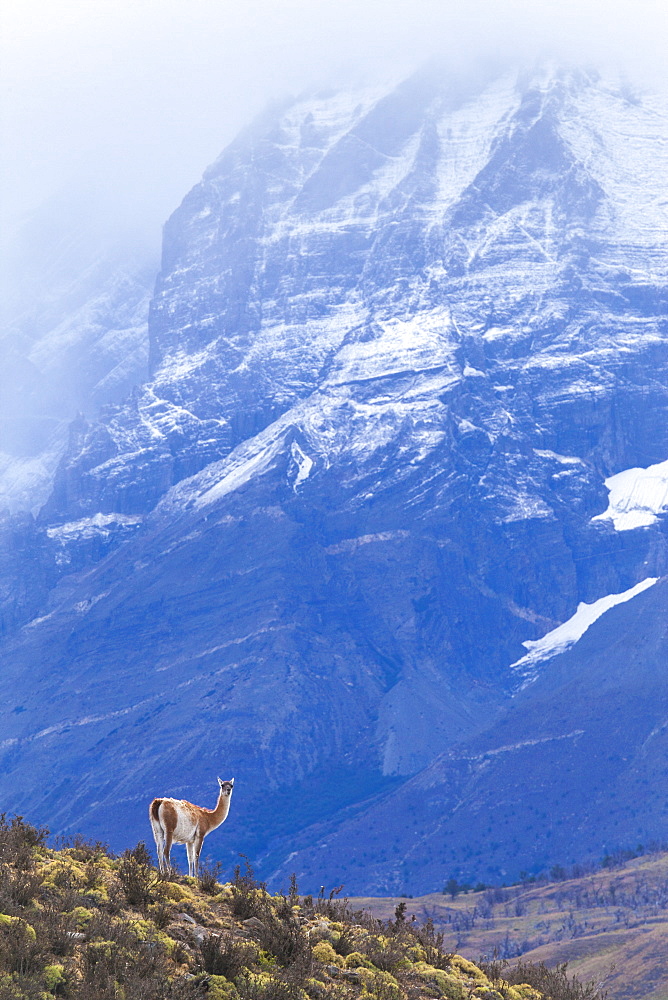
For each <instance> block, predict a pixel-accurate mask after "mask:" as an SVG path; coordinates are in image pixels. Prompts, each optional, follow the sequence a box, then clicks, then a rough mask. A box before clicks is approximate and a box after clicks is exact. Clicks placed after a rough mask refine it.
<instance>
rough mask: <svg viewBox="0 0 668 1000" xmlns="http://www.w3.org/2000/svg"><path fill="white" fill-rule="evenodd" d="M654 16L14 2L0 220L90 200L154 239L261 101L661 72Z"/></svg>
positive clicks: (488, 4) (524, 4) (537, 9)
mask: <svg viewBox="0 0 668 1000" xmlns="http://www.w3.org/2000/svg"><path fill="white" fill-rule="evenodd" d="M667 7H668V5H665V3H663V2H659V0H635V2H633V3H631V2H627V0H625V2H623V3H620V2H606V3H604V2H599V0H584V2H575V0H561V2H558V3H557V2H552V0H511V2H506V3H498V2H496V0H472V2H469V3H467V4H466V7H465V8H464V5H463V4H462V3H461V2H460V0H457V2H454V0H410V2H408V0H400V2H396V0H395V2H391V0H281V2H280V3H276V2H275V0H22V2H21V3H20V4H7V5H5V13H4V15H3V25H2V27H3V29H4V30H3V32H2V34H3V38H4V41H3V43H2V50H1V51H0V59H1V60H2V65H3V67H4V68H3V70H2V125H3V130H4V134H5V136H6V140H7V141H6V142H5V144H4V153H3V157H2V161H1V163H0V170H1V176H0V182H1V183H2V187H3V189H4V191H5V196H6V197H5V204H4V206H3V217H5V218H6V217H8V216H11V215H12V214H17V213H18V212H20V211H22V210H25V209H29V208H32V207H34V206H36V205H37V204H38V203H39V202H40V200H42V199H44V198H45V197H47V196H48V195H50V194H52V193H53V192H55V191H57V190H58V189H59V188H60V187H63V186H68V185H69V186H70V187H71V186H74V185H77V184H79V185H81V184H85V185H87V186H88V187H89V188H90V186H91V184H92V185H93V187H95V188H96V190H97V195H95V196H94V197H96V198H97V201H98V204H99V211H100V213H101V216H104V215H105V212H106V215H107V216H108V218H109V221H110V222H111V221H112V220H119V219H121V220H126V219H135V220H136V221H137V224H139V225H145V226H149V227H151V226H152V227H155V228H156V229H157V228H159V223H160V221H162V220H164V218H165V217H166V216H167V215H168V214H169V212H170V211H171V210H172V209H173V208H174V207H175V206H176V204H178V202H179V201H180V199H181V197H182V196H183V195H184V194H185V192H186V191H187V190H188V188H189V187H190V186H191V185H192V184H194V183H195V182H196V181H197V180H198V178H199V176H200V175H201V172H202V171H203V169H204V168H205V167H206V166H207V165H208V163H210V162H211V161H212V160H213V159H215V157H216V156H217V155H218V154H219V152H220V151H221V149H222V148H223V146H224V145H225V144H226V143H227V142H228V141H229V140H230V139H231V138H232V137H233V135H234V133H235V132H236V131H237V130H238V129H239V128H240V127H241V126H242V125H243V124H244V123H245V122H246V121H247V120H248V119H249V118H251V117H252V116H253V115H254V114H256V113H257V112H258V111H259V110H260V109H261V108H262V107H263V106H264V105H265V104H266V103H267V102H268V101H270V100H272V99H273V98H275V97H277V96H280V95H282V94H284V93H286V92H295V91H299V90H300V89H302V88H303V87H306V86H308V85H310V84H311V83H319V82H323V83H327V82H329V81H337V82H338V81H345V80H346V79H348V78H352V77H357V78H359V77H360V76H371V77H373V76H375V75H380V76H383V75H387V74H392V75H400V74H401V73H404V72H408V71H409V70H410V69H411V68H412V67H413V66H414V65H416V64H417V63H419V62H420V61H421V60H423V59H425V58H428V57H429V56H430V55H432V54H434V53H437V54H440V55H441V57H442V58H444V59H447V60H449V61H451V62H452V63H453V65H455V66H457V65H462V66H466V67H469V66H470V64H472V63H475V62H477V61H478V62H483V61H485V60H490V59H495V60H499V59H505V60H508V61H510V60H512V59H527V58H535V57H537V56H539V55H540V54H542V53H548V54H550V53H551V54H554V55H556V56H557V57H558V58H569V59H575V60H578V61H586V62H593V63H597V64H613V63H621V64H624V65H625V66H626V71H627V73H629V75H631V76H632V77H638V76H639V77H641V80H642V82H644V81H646V80H650V82H651V81H652V77H654V78H660V77H661V76H662V74H663V72H664V70H663V64H664V58H663V52H662V48H661V44H662V41H663V39H665V37H666V28H667V27H668V20H667V19H668V15H667V12H666V8H667Z"/></svg>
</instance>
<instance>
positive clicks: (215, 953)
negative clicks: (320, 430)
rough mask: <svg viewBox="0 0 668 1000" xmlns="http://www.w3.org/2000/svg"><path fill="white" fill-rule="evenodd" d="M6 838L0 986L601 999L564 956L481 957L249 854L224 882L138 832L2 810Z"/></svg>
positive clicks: (223, 996)
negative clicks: (305, 891) (40, 824)
mask: <svg viewBox="0 0 668 1000" xmlns="http://www.w3.org/2000/svg"><path fill="white" fill-rule="evenodd" d="M0 847H1V848H2V851H1V852H0V876H1V878H0V899H1V900H2V907H1V908H0V1000H19V998H27V1000H49V998H50V997H62V998H65V1000H68V998H69V1000H204V998H209V1000H602V994H601V993H600V992H596V991H594V992H592V988H591V987H590V986H587V985H582V984H580V983H578V981H577V980H576V979H574V978H573V977H571V976H569V975H568V973H567V972H566V970H565V968H563V967H559V969H557V970H548V969H546V967H545V966H540V965H539V966H529V965H526V964H525V966H522V967H518V968H516V969H510V968H506V967H505V966H503V965H502V964H501V963H496V964H494V963H493V964H492V965H491V966H490V967H489V968H482V969H481V968H479V967H478V966H477V965H474V964H473V963H472V962H471V961H469V960H467V959H466V958H463V957H462V956H460V955H457V954H453V953H452V952H448V951H446V950H445V949H444V948H443V935H442V932H440V931H437V930H436V929H435V928H434V926H433V923H431V922H430V921H426V922H425V923H423V924H418V923H417V922H415V921H408V920H407V919H406V912H405V911H406V905H405V903H403V904H399V905H398V906H397V908H396V910H395V913H394V919H390V920H385V921H382V920H378V919H376V918H375V917H373V916H371V915H370V914H369V913H368V912H364V911H355V912H354V911H353V910H352V909H351V908H350V906H349V904H348V902H347V900H341V899H339V893H340V889H335V890H333V891H332V892H330V893H329V894H328V895H326V894H325V893H324V891H323V892H322V893H321V895H320V897H318V898H317V899H313V897H311V896H304V897H302V896H301V895H300V894H299V891H298V887H297V884H296V880H295V879H294V878H293V879H292V881H291V885H290V888H289V891H288V892H287V893H277V894H273V895H272V894H271V893H269V892H268V891H267V889H266V887H265V886H264V885H263V884H262V883H261V882H259V881H258V880H257V879H256V878H255V875H254V873H253V869H252V866H251V865H250V862H248V860H247V859H246V860H245V861H244V862H243V864H241V865H239V866H238V867H237V868H236V870H235V871H234V873H233V877H232V879H231V880H230V882H229V883H227V884H220V883H219V882H218V881H217V877H218V875H219V874H220V873H219V872H218V870H217V869H216V868H212V867H209V869H208V870H207V871H206V872H205V873H204V875H203V878H202V880H199V881H198V880H196V879H191V878H185V877H182V876H179V875H178V874H177V873H175V872H170V873H168V874H167V875H166V876H161V875H160V874H159V873H158V872H157V871H156V869H155V868H154V866H153V864H152V862H151V858H150V856H149V854H148V852H147V850H146V847H145V845H144V844H141V843H140V844H138V845H137V847H136V848H134V849H132V850H130V851H126V852H125V853H124V854H123V855H122V856H121V857H114V856H113V855H112V854H110V853H109V852H108V850H107V849H106V848H105V847H104V845H101V844H99V843H95V844H88V843H86V842H85V841H83V840H82V839H81V838H78V839H77V840H76V841H75V842H74V843H69V844H65V845H62V846H61V847H60V848H59V849H58V850H56V849H53V848H51V847H49V846H48V845H47V842H46V831H44V830H38V829H35V828H33V827H31V826H30V824H28V823H26V822H25V821H24V820H23V819H21V818H20V817H14V818H13V819H9V820H8V819H7V818H6V817H4V816H3V817H0ZM518 976H520V977H521V980H522V981H521V982H520V979H518V978H517V977H518ZM559 991H560V992H559Z"/></svg>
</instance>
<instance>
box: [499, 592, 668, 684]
mask: <svg viewBox="0 0 668 1000" xmlns="http://www.w3.org/2000/svg"><path fill="white" fill-rule="evenodd" d="M658 579H659V578H658V577H656V576H649V577H647V579H645V580H641V581H640V583H637V584H636V585H635V586H634V587H630V588H629V590H625V591H623V592H622V593H621V594H608V595H607V596H606V597H600V598H599V599H598V601H594V602H593V603H592V604H586V603H585V602H584V601H581V602H580V604H578V609H577V611H576V612H575V614H574V615H571V617H570V618H569V619H568V620H567V621H565V622H563V623H562V624H561V625H558V626H557V628H555V629H552V631H551V632H548V633H547V634H546V635H544V636H543V637H542V638H541V639H527V640H526V641H525V642H523V643H522V645H523V646H526V648H527V649H528V650H529V652H528V653H527V654H526V655H525V656H523V657H522V658H521V659H519V660H516V661H515V663H511V665H510V669H511V670H515V671H517V672H518V673H519V674H521V675H522V677H523V678H524V683H523V684H522V687H523V688H524V687H526V686H527V684H530V683H531V682H532V681H534V680H535V679H536V677H537V676H538V672H537V667H538V665H539V664H541V663H545V662H546V661H547V660H551V659H552V657H553V656H557V654H558V653H563V652H565V651H566V650H567V649H570V647H571V646H573V645H574V644H575V643H576V642H577V641H578V640H579V639H581V638H582V636H583V635H584V634H585V632H586V631H587V629H588V628H589V626H590V625H593V624H594V622H595V621H597V620H598V619H599V618H600V617H601V615H604V614H605V612H606V611H609V610H610V608H614V607H615V606H616V605H617V604H623V603H624V602H625V601H630V600H631V599H632V598H634V597H636V596H637V595H638V594H641V593H642V592H643V590H647V589H648V588H649V587H652V586H653V585H654V584H655V583H656V582H657V580H658Z"/></svg>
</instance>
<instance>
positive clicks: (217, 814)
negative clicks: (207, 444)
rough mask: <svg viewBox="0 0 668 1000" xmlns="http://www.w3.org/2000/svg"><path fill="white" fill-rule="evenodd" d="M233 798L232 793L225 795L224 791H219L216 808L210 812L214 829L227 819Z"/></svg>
mask: <svg viewBox="0 0 668 1000" xmlns="http://www.w3.org/2000/svg"><path fill="white" fill-rule="evenodd" d="M231 798H232V796H231V795H223V793H222V791H221V792H219V793H218V801H217V802H216V808H215V809H212V810H211V811H210V812H209V816H210V820H211V829H212V830H215V828H216V827H217V826H220V824H221V823H223V822H224V821H225V820H226V819H227V814H228V812H229V811H230V799H231Z"/></svg>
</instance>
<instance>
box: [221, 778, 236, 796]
mask: <svg viewBox="0 0 668 1000" xmlns="http://www.w3.org/2000/svg"><path fill="white" fill-rule="evenodd" d="M218 784H219V785H220V794H221V795H227V797H228V798H229V797H230V795H231V794H232V789H233V788H234V778H232V780H231V781H223V779H222V778H219V779H218Z"/></svg>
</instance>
